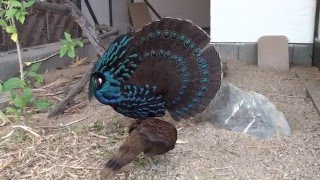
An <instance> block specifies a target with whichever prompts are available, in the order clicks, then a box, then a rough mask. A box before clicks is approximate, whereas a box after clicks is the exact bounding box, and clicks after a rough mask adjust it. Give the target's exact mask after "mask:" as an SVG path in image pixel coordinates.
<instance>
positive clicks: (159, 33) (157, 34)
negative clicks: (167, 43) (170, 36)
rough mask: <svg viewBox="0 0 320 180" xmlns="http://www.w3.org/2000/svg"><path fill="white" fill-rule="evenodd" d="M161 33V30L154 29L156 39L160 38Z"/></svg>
mask: <svg viewBox="0 0 320 180" xmlns="http://www.w3.org/2000/svg"><path fill="white" fill-rule="evenodd" d="M161 35H162V31H161V30H157V31H156V36H157V39H159V38H161Z"/></svg>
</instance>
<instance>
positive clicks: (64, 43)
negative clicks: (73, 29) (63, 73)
mask: <svg viewBox="0 0 320 180" xmlns="http://www.w3.org/2000/svg"><path fill="white" fill-rule="evenodd" d="M64 37H65V39H62V40H61V47H60V57H63V56H64V55H66V54H67V55H68V56H69V57H70V58H74V57H76V51H75V48H76V47H82V46H83V43H82V42H81V41H79V40H73V39H71V34H69V33H67V32H65V33H64Z"/></svg>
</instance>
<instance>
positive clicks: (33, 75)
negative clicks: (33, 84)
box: [27, 71, 37, 77]
mask: <svg viewBox="0 0 320 180" xmlns="http://www.w3.org/2000/svg"><path fill="white" fill-rule="evenodd" d="M27 76H29V77H36V76H37V73H35V72H33V71H29V72H28V73H27Z"/></svg>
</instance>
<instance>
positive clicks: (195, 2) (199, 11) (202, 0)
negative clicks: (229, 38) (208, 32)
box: [135, 0, 210, 27]
mask: <svg viewBox="0 0 320 180" xmlns="http://www.w3.org/2000/svg"><path fill="white" fill-rule="evenodd" d="M135 2H143V1H142V0H135ZM149 2H150V4H151V5H152V6H153V7H154V8H155V9H156V10H157V12H158V13H159V14H160V15H161V16H163V17H166V16H170V17H178V18H182V19H189V20H191V21H192V22H194V23H195V24H197V25H198V26H200V27H210V0H149ZM150 14H151V17H152V19H153V20H157V19H158V18H157V17H156V16H155V15H154V13H153V12H152V11H150Z"/></svg>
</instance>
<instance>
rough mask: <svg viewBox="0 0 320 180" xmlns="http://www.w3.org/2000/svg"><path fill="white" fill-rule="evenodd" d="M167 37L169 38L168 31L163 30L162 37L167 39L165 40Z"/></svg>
mask: <svg viewBox="0 0 320 180" xmlns="http://www.w3.org/2000/svg"><path fill="white" fill-rule="evenodd" d="M169 36H170V31H169V30H165V31H164V32H163V37H164V38H166V39H167V38H169Z"/></svg>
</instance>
